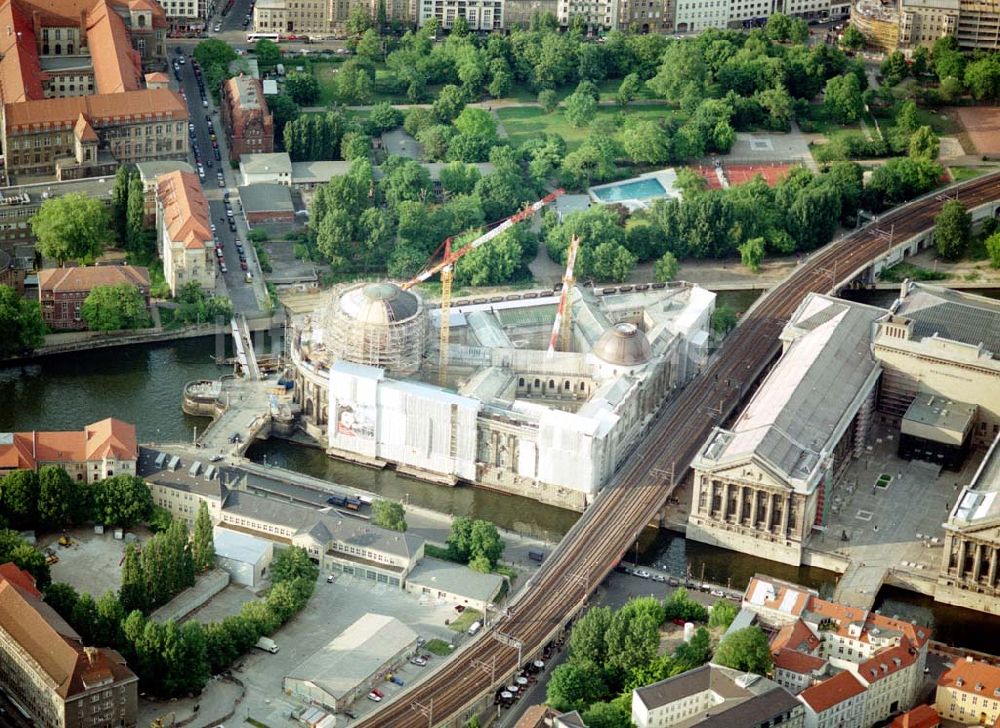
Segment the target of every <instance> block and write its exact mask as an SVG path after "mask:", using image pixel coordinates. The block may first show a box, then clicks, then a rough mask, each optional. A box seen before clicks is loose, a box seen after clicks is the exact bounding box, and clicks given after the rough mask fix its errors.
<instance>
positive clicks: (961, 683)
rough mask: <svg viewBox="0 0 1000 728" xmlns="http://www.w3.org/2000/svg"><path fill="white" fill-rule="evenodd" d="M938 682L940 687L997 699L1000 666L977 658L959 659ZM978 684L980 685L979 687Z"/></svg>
mask: <svg viewBox="0 0 1000 728" xmlns="http://www.w3.org/2000/svg"><path fill="white" fill-rule="evenodd" d="M937 684H938V687H942V688H952V689H954V690H961V691H962V692H965V693H972V694H973V695H985V696H986V697H988V698H989V699H990V700H996V699H997V698H998V697H1000V667H993V665H990V664H987V663H985V662H977V661H975V660H972V661H970V660H968V659H965V660H959V661H957V662H956V663H955V666H954V667H952V668H950V669H948V670H947V671H946V672H945V673H944V674H943V675H942V676H941V677H940V678H939V679H938V683H937ZM977 685H978V686H980V687H979V688H978V689H977V687H976V686H977Z"/></svg>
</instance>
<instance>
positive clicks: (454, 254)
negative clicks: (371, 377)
mask: <svg viewBox="0 0 1000 728" xmlns="http://www.w3.org/2000/svg"><path fill="white" fill-rule="evenodd" d="M564 192H565V190H562V189H557V190H555V191H554V192H552V193H550V194H548V195H546V196H545V197H543V198H542V199H540V200H538V201H537V202H533V203H532V204H530V205H528V206H527V207H525V208H524V209H522V210H519V211H518V212H515V213H514V214H513V215H511V216H510V217H508V218H505V219H504V220H501V221H500V222H499V223H497V224H496V225H494V226H493V227H491V228H490V229H489V230H488V231H487V232H485V233H483V234H482V235H480V236H479V237H478V238H476V239H475V240H472V241H470V242H468V243H466V244H465V245H463V246H462V247H461V248H458V249H457V250H452V249H451V241H452V238H447V239H445V241H444V242H443V243H442V244H441V247H439V248H438V251H442V254H441V260H439V261H438V262H437V263H434V264H432V265H430V266H428V267H427V268H425V269H424V270H423V271H421V272H420V273H418V274H417V275H416V276H415V277H414V278H413V279H411V280H409V281H407V282H406V283H404V284H403V285H402V286H400V288H402V289H403V290H404V291H405V290H407V289H409V288H413V286H415V285H417V284H418V283H423V282H424V281H426V280H427V279H428V278H430V277H431V276H433V275H436V274H438V273H440V274H441V333H440V341H441V346H440V349H441V351H440V356H441V363H440V365H439V367H438V381H439V383H440V384H441V385H442V386H443V385H444V384H445V382H446V380H447V378H448V337H449V334H450V330H449V327H450V325H451V323H450V321H449V317H448V314H449V312H450V310H451V282H452V277H453V275H452V274H453V272H454V265H455V262H456V261H457V260H458V259H459V258H461V257H462V256H464V255H466V254H467V253H471V252H472V251H473V250H475V249H476V248H479V247H482V246H483V245H485V244H486V243H488V242H490V241H491V240H493V239H495V238H497V237H498V236H499V235H501V234H502V233H503V232H504V231H506V230H509V229H510V228H512V227H513V226H514V225H517V223H519V222H522V221H524V220H527V219H528V218H529V217H531V216H532V215H534V214H535V213H536V212H538V211H539V210H541V209H542V208H543V207H545V206H546V205H548V204H549V203H551V202H553V201H555V199H556V198H557V197H559V196H560V195H562V194H563V193H564ZM435 255H437V253H435Z"/></svg>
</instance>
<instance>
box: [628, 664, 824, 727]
mask: <svg viewBox="0 0 1000 728" xmlns="http://www.w3.org/2000/svg"><path fill="white" fill-rule="evenodd" d="M804 714H805V711H804V709H803V707H802V705H801V704H800V703H799V701H798V700H796V699H795V696H793V695H792V694H791V693H789V692H788V691H787V690H785V689H784V688H783V687H781V686H780V685H778V684H777V683H774V682H772V681H771V680H768V679H767V678H766V677H761V676H760V675H754V674H753V673H747V672H741V671H739V670H732V669H730V668H728V667H722V666H720V665H713V664H711V663H709V664H707V665H702V666H701V667H698V668H695V669H694V670H688V671H687V672H683V673H681V674H680V675H677V676H676V677H672V678H668V679H666V680H661V681H660V682H658V683H653V684H652V685H647V686H646V687H642V688H636V689H635V690H633V691H632V722H633V723H634V724H635V725H637V726H638V728H670V726H683V727H684V728H689V727H692V728H693V726H706V728H708V727H709V726H713V727H715V726H733V727H734V728H735V726H739V728H764V727H768V728H769V727H770V726H777V725H780V726H782V727H783V728H802V726H803V725H804V724H803V717H804Z"/></svg>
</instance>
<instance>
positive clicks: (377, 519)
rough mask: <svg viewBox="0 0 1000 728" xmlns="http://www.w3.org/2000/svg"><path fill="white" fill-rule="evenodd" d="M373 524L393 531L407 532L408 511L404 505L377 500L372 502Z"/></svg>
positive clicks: (397, 502)
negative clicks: (404, 508)
mask: <svg viewBox="0 0 1000 728" xmlns="http://www.w3.org/2000/svg"><path fill="white" fill-rule="evenodd" d="M372 523H373V524H375V525H376V526H381V527H382V528H388V529H390V530H392V531H405V530H406V511H405V510H403V504H402V503H400V502H399V501H389V500H384V499H382V498H377V499H376V500H375V501H373V502H372Z"/></svg>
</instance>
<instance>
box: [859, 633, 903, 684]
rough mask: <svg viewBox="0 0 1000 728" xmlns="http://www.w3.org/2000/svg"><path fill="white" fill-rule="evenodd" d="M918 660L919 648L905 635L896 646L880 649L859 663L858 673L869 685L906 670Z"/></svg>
mask: <svg viewBox="0 0 1000 728" xmlns="http://www.w3.org/2000/svg"><path fill="white" fill-rule="evenodd" d="M916 661H917V650H916V648H915V647H913V646H912V645H911V644H910V641H909V640H908V639H906V638H905V637H904V638H903V639H902V641H901V642H900V643H899V645H897V646H895V647H889V648H887V649H884V650H880V651H879V652H877V653H875V655H874V656H873V657H871V658H869V659H867V660H865V661H864V662H862V663H860V664H859V665H858V675H860V676H861V679H862V680H864V681H865V682H867V683H868V684H869V685H870V684H871V683H873V682H876V681H878V680H881V679H882V678H884V677H888V676H889V675H894V674H895V673H897V672H899V671H900V670H905V669H906V668H908V667H910V666H911V665H913V664H914V663H915V662H916Z"/></svg>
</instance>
